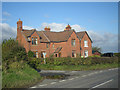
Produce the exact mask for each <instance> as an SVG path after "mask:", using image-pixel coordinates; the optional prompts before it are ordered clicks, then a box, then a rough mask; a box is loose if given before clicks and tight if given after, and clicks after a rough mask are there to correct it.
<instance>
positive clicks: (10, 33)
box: [0, 23, 17, 40]
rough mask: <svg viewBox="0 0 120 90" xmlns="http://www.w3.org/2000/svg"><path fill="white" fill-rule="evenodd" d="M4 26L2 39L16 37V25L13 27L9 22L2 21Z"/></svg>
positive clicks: (1, 25)
mask: <svg viewBox="0 0 120 90" xmlns="http://www.w3.org/2000/svg"><path fill="white" fill-rule="evenodd" d="M1 27H2V33H1V34H2V40H4V39H9V38H10V37H11V38H16V35H17V30H16V28H15V27H11V26H10V25H9V24H7V23H0V28H1Z"/></svg>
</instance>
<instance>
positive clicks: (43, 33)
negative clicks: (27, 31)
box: [41, 31, 50, 42]
mask: <svg viewBox="0 0 120 90" xmlns="http://www.w3.org/2000/svg"><path fill="white" fill-rule="evenodd" d="M41 32H42V33H43V35H44V36H45V37H46V38H47V40H48V41H49V42H50V40H49V39H48V37H47V36H46V35H45V33H44V32H43V31H41Z"/></svg>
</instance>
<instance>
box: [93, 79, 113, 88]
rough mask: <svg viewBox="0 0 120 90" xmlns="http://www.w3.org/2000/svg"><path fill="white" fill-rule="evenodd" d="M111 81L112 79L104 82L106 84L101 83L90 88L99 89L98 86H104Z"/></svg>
mask: <svg viewBox="0 0 120 90" xmlns="http://www.w3.org/2000/svg"><path fill="white" fill-rule="evenodd" d="M112 80H113V79H111V80H108V81H106V82H104V83H101V84H99V85H96V86H94V87H92V88H96V87H99V86H101V85H104V84H106V83H108V82H111V81H112Z"/></svg>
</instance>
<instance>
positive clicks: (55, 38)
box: [44, 30, 73, 42]
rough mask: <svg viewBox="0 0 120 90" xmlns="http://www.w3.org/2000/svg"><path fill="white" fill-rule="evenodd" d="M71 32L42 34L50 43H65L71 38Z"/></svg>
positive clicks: (47, 32) (46, 32)
mask: <svg viewBox="0 0 120 90" xmlns="http://www.w3.org/2000/svg"><path fill="white" fill-rule="evenodd" d="M72 32H73V30H69V31H62V32H49V31H44V34H45V35H46V36H47V37H48V39H49V40H50V41H51V42H61V41H67V40H68V39H69V37H70V36H71V34H72Z"/></svg>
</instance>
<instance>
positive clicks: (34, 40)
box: [32, 37, 38, 45]
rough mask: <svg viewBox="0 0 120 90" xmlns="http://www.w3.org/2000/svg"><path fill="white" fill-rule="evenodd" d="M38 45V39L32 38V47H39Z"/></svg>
mask: <svg viewBox="0 0 120 90" xmlns="http://www.w3.org/2000/svg"><path fill="white" fill-rule="evenodd" d="M37 44H38V40H37V38H36V37H33V38H32V45H37Z"/></svg>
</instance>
